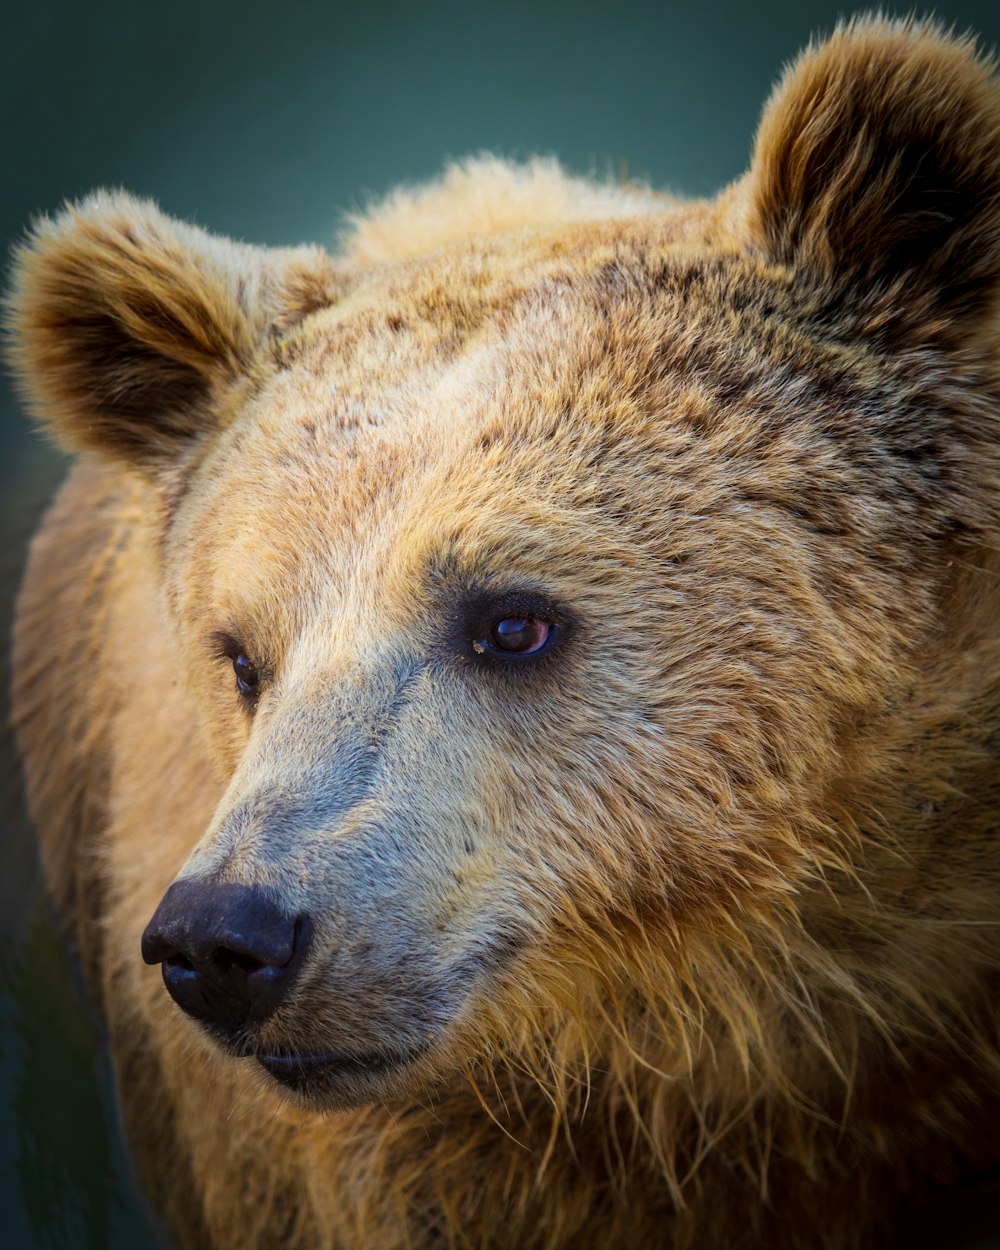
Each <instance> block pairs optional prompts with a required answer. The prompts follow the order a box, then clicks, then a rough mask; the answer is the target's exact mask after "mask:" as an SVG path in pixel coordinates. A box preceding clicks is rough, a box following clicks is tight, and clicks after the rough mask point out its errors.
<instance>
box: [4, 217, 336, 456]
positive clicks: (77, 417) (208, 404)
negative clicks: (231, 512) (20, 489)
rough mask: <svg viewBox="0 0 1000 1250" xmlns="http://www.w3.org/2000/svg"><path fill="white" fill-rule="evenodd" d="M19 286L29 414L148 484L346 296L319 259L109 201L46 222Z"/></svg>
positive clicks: (17, 269)
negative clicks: (276, 346) (281, 349)
mask: <svg viewBox="0 0 1000 1250" xmlns="http://www.w3.org/2000/svg"><path fill="white" fill-rule="evenodd" d="M13 277H14V283H13V291H12V293H11V295H10V298H9V301H8V328H9V331H10V352H9V354H10V359H11V361H12V363H13V366H14V370H15V372H16V374H17V375H18V377H19V380H20V382H21V384H22V386H23V389H24V391H25V393H26V396H27V399H28V402H29V404H30V405H31V406H32V408H34V409H35V411H36V412H37V414H38V416H39V417H40V419H41V420H42V422H43V423H44V424H46V425H48V426H49V427H50V428H51V429H52V430H53V432H54V433H55V434H56V436H57V438H58V439H59V441H60V442H62V443H63V444H64V445H65V446H67V447H68V449H69V450H71V451H78V450H88V451H94V452H97V453H98V454H99V455H102V456H104V457H106V458H110V459H112V460H116V461H118V462H119V463H121V462H124V463H125V464H127V465H129V466H130V467H132V468H138V469H139V470H140V471H143V472H145V473H147V474H155V473H156V472H157V471H158V469H159V468H161V467H162V466H163V465H165V464H168V463H171V462H173V461H175V460H176V459H178V458H180V457H181V456H183V455H184V454H185V452H186V451H187V450H188V449H190V448H191V447H192V446H193V445H194V444H196V443H197V442H198V441H200V440H201V439H203V438H205V437H207V436H209V435H210V434H211V433H212V431H213V430H214V429H215V428H216V427H217V423H218V420H219V404H220V399H221V397H222V395H223V394H224V392H225V391H226V390H227V388H228V387H230V386H231V385H232V383H233V382H234V381H235V380H236V379H238V378H239V377H240V375H241V374H243V373H245V372H246V371H247V370H248V369H249V368H250V366H251V364H252V362H253V360H254V358H255V357H256V356H257V354H258V353H259V351H260V349H261V346H262V345H263V344H264V342H265V341H266V338H267V336H268V335H269V334H271V333H275V332H280V331H281V330H282V329H285V328H288V327H289V326H290V325H292V324H294V322H295V321H296V320H299V319H301V318H302V317H303V316H305V315H307V314H308V313H309V312H311V311H314V310H315V309H316V308H319V307H322V306H324V305H326V304H329V303H332V302H333V301H334V300H335V299H336V298H337V296H338V294H339V293H340V290H339V288H340V286H341V285H342V283H341V282H340V279H339V277H338V275H337V273H336V271H335V270H334V266H333V262H332V261H331V259H330V258H329V257H328V256H327V255H326V253H324V252H323V251H321V250H320V249H319V248H296V249H289V250H286V251H277V250H275V251H271V250H268V249H265V248H253V247H247V246H245V245H242V244H238V243H233V242H231V241H229V240H228V239H222V238H216V237H214V236H212V235H210V234H207V233H206V232H205V231H203V230H199V229H197V228H196V227H194V226H187V225H184V224H183V223H181V222H178V221H174V220H172V219H171V218H169V217H167V216H165V215H164V214H163V213H161V212H160V211H159V210H158V209H157V208H156V206H155V205H153V204H151V203H149V202H148V201H142V200H137V199H134V198H133V197H132V196H129V195H125V194H123V193H107V192H99V193H98V194H96V195H93V196H91V197H90V198H88V199H87V200H84V201H83V202H82V203H81V204H79V205H77V206H76V207H74V208H70V209H67V210H66V211H65V212H64V213H63V214H62V215H61V216H60V217H58V218H56V219H55V220H48V219H45V220H42V221H41V222H39V223H38V224H37V225H36V226H35V228H34V230H33V231H32V234H31V236H30V237H29V239H28V240H27V242H26V243H25V244H24V245H23V246H22V247H21V248H20V249H19V250H18V252H17V253H16V255H15V263H14V274H13Z"/></svg>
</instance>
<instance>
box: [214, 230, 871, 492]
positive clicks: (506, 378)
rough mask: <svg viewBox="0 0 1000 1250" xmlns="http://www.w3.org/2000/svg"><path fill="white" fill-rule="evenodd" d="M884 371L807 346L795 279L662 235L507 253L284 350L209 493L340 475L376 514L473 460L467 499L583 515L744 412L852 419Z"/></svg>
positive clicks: (355, 306) (446, 268)
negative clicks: (867, 386)
mask: <svg viewBox="0 0 1000 1250" xmlns="http://www.w3.org/2000/svg"><path fill="white" fill-rule="evenodd" d="M668 221H669V218H668ZM871 372H872V365H871V361H869V360H867V359H866V358H865V353H864V352H863V351H861V350H860V349H856V348H846V347H845V348H840V347H836V346H831V345H830V344H827V343H821V342H819V341H818V340H813V339H811V338H810V337H809V335H808V334H807V333H806V332H804V331H803V329H802V318H801V317H800V315H799V311H798V309H797V308H796V306H795V302H794V294H793V292H792V289H791V288H790V287H789V285H788V284H787V282H786V281H785V276H784V275H783V274H782V273H781V271H774V270H768V269H766V268H765V267H764V266H762V265H759V264H757V263H755V262H754V261H753V260H751V259H749V258H748V257H747V256H746V254H745V253H744V254H742V255H741V254H737V253H735V252H734V253H728V254H727V253H726V252H724V251H722V250H721V249H706V248H705V247H704V246H701V247H695V246H693V245H692V243H691V241H690V239H685V237H684V236H683V234H682V235H681V238H680V240H678V238H677V231H676V229H672V228H670V227H669V226H665V225H664V224H663V222H662V221H660V220H658V219H657V220H655V221H650V222H644V223H634V222H633V223H615V224H610V225H603V226H600V227H594V226H588V227H575V228H569V229H563V230H561V231H558V232H554V233H552V234H547V235H541V236H538V237H535V238H530V239H527V240H525V239H523V238H508V239H500V240H494V241H491V244H490V246H485V245H483V244H482V243H479V244H477V245H476V246H474V247H473V246H470V247H468V248H467V249H451V250H450V251H448V252H446V253H444V254H443V255H441V256H438V257H433V258H431V259H429V260H423V261H420V262H414V263H409V264H406V265H402V266H398V267H394V268H392V269H390V270H388V272H385V273H381V274H379V275H377V276H375V277H372V278H369V279H368V280H367V281H365V282H363V283H361V284H359V286H358V287H357V288H356V290H355V291H354V292H353V294H352V295H351V296H349V297H348V298H346V299H345V300H343V301H342V302H341V303H339V304H337V305H335V306H333V307H331V308H329V309H326V310H324V311H322V312H320V313H318V314H314V315H313V316H312V317H310V318H309V319H308V320H307V321H306V322H305V324H304V325H303V326H302V327H300V328H299V329H298V330H297V331H295V332H293V333H292V334H291V335H289V336H288V337H286V338H285V339H282V340H281V341H279V342H278V343H277V344H276V345H275V346H274V348H273V349H272V351H271V353H270V355H269V357H268V359H267V360H266V361H265V362H264V364H263V365H262V367H261V369H260V370H259V372H258V377H257V388H256V393H254V394H253V395H252V396H251V397H250V398H249V399H247V401H246V402H245V403H244V405H243V407H242V408H241V409H240V410H239V411H238V412H237V414H236V417H235V419H234V420H233V422H232V423H231V425H230V428H229V429H228V431H227V432H226V433H225V435H224V436H223V438H222V439H221V440H220V450H221V455H216V456H213V457H212V460H213V464H212V473H213V475H214V477H213V481H214V483H215V485H216V486H218V485H219V482H218V474H219V472H220V469H222V470H223V471H225V468H224V466H225V465H226V464H228V465H229V466H230V469H231V471H232V474H233V476H234V478H235V479H236V480H237V481H247V480H250V481H252V482H253V481H258V480H260V479H261V478H264V479H266V482H267V483H270V484H272V485H273V487H274V489H275V490H278V489H280V490H283V491H285V492H286V493H287V498H288V502H289V504H290V505H292V506H294V503H295V500H296V499H297V498H298V497H299V496H300V495H301V494H303V490H304V494H305V496H308V497H309V500H311V502H312V503H315V496H314V487H315V485H316V484H317V483H318V482H322V481H323V480H327V479H329V477H330V476H331V475H332V477H333V478H334V479H335V480H336V481H337V482H338V483H339V484H340V486H341V487H344V486H345V485H346V484H347V483H348V481H350V483H352V485H353V488H354V489H355V490H360V491H361V494H362V496H367V497H368V500H369V506H371V507H378V506H380V505H379V502H378V501H379V500H382V501H384V502H388V501H392V502H395V501H396V499H398V497H399V496H400V495H401V494H412V493H413V490H414V488H415V487H416V486H417V484H418V483H419V484H421V486H426V485H427V484H429V483H430V482H431V481H432V480H433V479H434V478H435V477H438V476H440V474H439V473H436V472H435V471H436V470H440V468H441V467H442V466H443V465H446V464H449V463H450V464H452V465H456V466H457V465H458V464H459V463H460V464H461V470H462V492H465V493H475V490H476V489H479V490H480V491H485V492H487V493H488V494H489V495H490V496H491V497H492V498H494V499H495V500H497V499H498V498H499V497H501V496H502V495H503V492H504V491H505V490H508V489H509V490H510V491H511V492H513V494H514V495H515V496H516V497H517V498H522V499H523V498H524V497H526V496H527V495H529V494H532V493H533V494H535V495H536V496H540V495H544V496H546V497H547V498H549V499H556V498H558V499H559V500H560V501H561V502H563V503H565V504H567V505H569V506H572V505H573V504H574V503H577V502H583V503H589V502H593V498H592V494H591V489H592V486H593V483H594V479H595V478H602V477H603V478H606V477H608V476H610V475H613V474H618V475H619V476H621V474H622V473H626V474H627V475H628V476H629V477H630V478H632V479H634V478H636V477H639V478H641V477H642V470H643V466H644V462H645V461H647V460H648V458H649V457H650V456H652V457H654V458H655V459H656V461H657V464H656V467H657V469H659V468H660V467H662V466H661V465H660V463H659V462H660V459H661V458H662V456H663V455H664V454H668V455H670V456H672V457H677V456H683V454H685V453H686V452H690V453H691V454H692V455H697V456H699V458H701V457H703V456H704V452H705V446H704V442H703V439H702V438H698V437H693V435H701V436H704V435H705V433H706V432H707V430H708V429H709V427H711V431H712V435H713V439H714V441H715V442H716V443H720V444H721V443H724V442H725V441H726V438H727V437H728V436H730V435H731V436H733V437H743V436H745V432H746V431H745V420H746V415H745V411H744V410H745V409H746V408H747V407H748V406H749V407H750V408H752V409H753V411H754V412H756V413H757V414H760V413H761V412H762V411H763V409H764V408H765V407H768V408H770V409H772V410H773V411H774V412H778V411H779V410H782V409H783V410H784V413H785V416H786V418H792V417H794V416H795V415H796V414H803V412H804V408H805V407H806V406H807V404H806V401H807V398H808V396H807V392H809V393H810V394H811V395H812V398H813V399H814V400H815V401H816V406H817V407H825V408H827V409H828V408H829V406H830V402H831V399H832V400H833V401H834V402H841V403H853V402H855V401H856V399H857V394H858V390H859V387H862V388H863V385H862V384H863V382H864V380H865V375H866V373H868V374H870V373H871ZM868 380H869V381H870V379H868ZM784 426H787V419H786V420H785V421H784V422H778V423H774V424H773V427H772V431H771V432H772V433H774V434H778V433H779V432H780V430H779V427H784ZM763 432H765V433H766V431H763ZM649 467H650V468H652V467H653V466H652V465H650V466H649ZM634 484H635V483H633V485H634ZM448 485H449V489H452V490H454V489H455V488H456V485H457V483H456V481H455V480H452V481H451V482H450V483H449V484H448ZM462 492H460V493H462ZM307 502H308V500H307ZM358 502H359V498H358V496H357V495H355V496H354V506H355V510H356V505H357V503H358ZM451 502H452V504H453V505H454V504H456V503H458V502H460V501H459V500H456V499H454V498H453V499H452V500H451ZM510 502H514V500H513V499H512V500H511V501H510Z"/></svg>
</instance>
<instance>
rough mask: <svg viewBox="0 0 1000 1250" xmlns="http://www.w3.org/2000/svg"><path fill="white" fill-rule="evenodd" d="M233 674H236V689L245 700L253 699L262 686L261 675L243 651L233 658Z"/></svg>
mask: <svg viewBox="0 0 1000 1250" xmlns="http://www.w3.org/2000/svg"><path fill="white" fill-rule="evenodd" d="M233 672H234V673H235V674H236V689H237V690H238V691H239V692H240V694H241V695H242V696H243V697H244V698H245V699H252V698H253V697H254V695H256V693H257V687H258V685H259V684H260V673H259V672H258V671H257V668H256V666H255V665H254V662H253V661H252V660H251V659H250V657H249V656H248V655H246V654H245V653H244V652H243V651H240V652H239V654H237V655H234V656H233Z"/></svg>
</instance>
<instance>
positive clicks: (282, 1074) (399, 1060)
mask: <svg viewBox="0 0 1000 1250" xmlns="http://www.w3.org/2000/svg"><path fill="white" fill-rule="evenodd" d="M422 1054H423V1049H420V1048H418V1049H414V1050H407V1051H390V1052H388V1053H387V1052H384V1051H366V1052H364V1053H362V1054H348V1053H346V1052H343V1051H325V1052H323V1053H320V1054H310V1053H306V1052H302V1051H281V1052H275V1053H272V1054H258V1055H255V1056H254V1058H255V1059H256V1060H257V1062H258V1063H259V1064H260V1066H261V1067H262V1068H263V1069H264V1071H265V1072H266V1073H267V1074H268V1075H269V1076H271V1077H273V1078H274V1079H275V1080H276V1081H277V1082H278V1083H279V1084H280V1085H283V1086H284V1087H285V1088H286V1089H289V1090H293V1091H294V1092H295V1093H297V1094H302V1095H304V1096H305V1097H308V1098H310V1099H313V1100H316V1101H331V1100H332V1101H335V1102H337V1103H339V1104H341V1105H348V1104H352V1103H353V1104H360V1103H364V1102H369V1101H372V1100H373V1099H374V1098H375V1097H376V1093H375V1091H374V1089H373V1087H374V1086H376V1085H377V1084H379V1083H380V1082H381V1081H382V1080H384V1079H385V1078H387V1077H391V1076H395V1075H397V1074H399V1073H400V1072H402V1071H403V1069H405V1068H407V1067H409V1066H410V1065H411V1064H412V1063H414V1062H415V1060H417V1059H418V1058H419V1057H420V1056H421V1055H422Z"/></svg>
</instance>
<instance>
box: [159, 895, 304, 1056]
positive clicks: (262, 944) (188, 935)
mask: <svg viewBox="0 0 1000 1250" xmlns="http://www.w3.org/2000/svg"><path fill="white" fill-rule="evenodd" d="M312 934H313V925H312V921H311V920H310V918H309V917H308V916H307V915H299V916H292V915H289V914H288V913H286V912H285V911H283V910H282V909H281V908H280V907H279V906H278V905H277V904H276V903H275V902H274V900H273V899H272V898H271V897H270V896H269V895H268V893H267V892H266V891H265V890H262V889H261V888H260V887H258V886H247V885H240V884H237V883H234V882H228V881H227V882H220V881H212V880H181V881H176V882H175V883H174V884H173V885H172V886H171V887H170V889H169V890H167V892H166V894H165V895H164V896H163V900H162V901H161V903H160V905H159V907H157V909H156V911H155V912H154V914H153V918H152V920H150V922H149V924H148V925H147V927H146V930H145V932H144V933H143V935H142V957H143V959H144V960H145V961H146V963H147V964H160V965H161V966H162V971H163V983H164V985H165V986H166V988H167V991H168V992H169V994H170V996H171V997H172V998H173V1000H174V1001H175V1002H176V1003H177V1005H178V1006H179V1007H181V1008H182V1009H183V1010H184V1011H186V1012H187V1013H188V1015H190V1016H193V1017H194V1019H196V1020H199V1021H200V1022H201V1023H202V1024H205V1025H207V1026H208V1027H209V1028H210V1029H211V1030H212V1032H213V1033H215V1034H216V1035H218V1036H220V1037H221V1038H223V1039H225V1040H227V1041H230V1042H233V1041H235V1040H236V1039H237V1038H238V1037H239V1036H240V1035H245V1033H246V1031H247V1030H248V1029H250V1028H251V1027H253V1026H255V1025H259V1024H261V1023H262V1022H263V1021H264V1020H266V1019H267V1018H268V1017H269V1016H271V1015H272V1014H273V1013H274V1012H275V1011H276V1010H277V1008H278V1007H279V1005H280V1004H281V1002H282V1001H283V1000H284V998H285V996H286V994H287V993H288V991H289V989H290V988H291V986H292V984H293V983H294V981H295V979H296V976H297V975H298V972H299V970H300V969H301V967H302V965H303V963H304V962H305V958H306V954H307V952H308V949H309V946H310V944H311V941H312Z"/></svg>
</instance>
